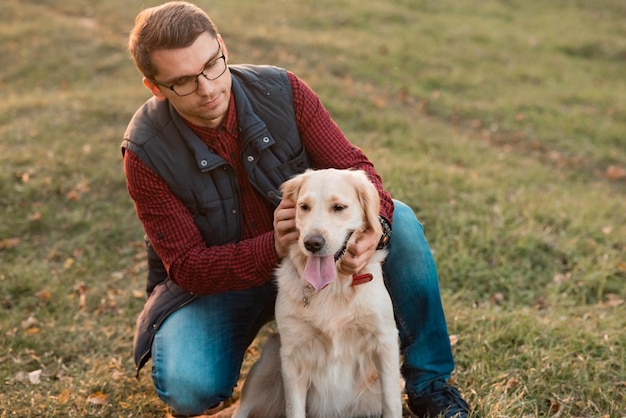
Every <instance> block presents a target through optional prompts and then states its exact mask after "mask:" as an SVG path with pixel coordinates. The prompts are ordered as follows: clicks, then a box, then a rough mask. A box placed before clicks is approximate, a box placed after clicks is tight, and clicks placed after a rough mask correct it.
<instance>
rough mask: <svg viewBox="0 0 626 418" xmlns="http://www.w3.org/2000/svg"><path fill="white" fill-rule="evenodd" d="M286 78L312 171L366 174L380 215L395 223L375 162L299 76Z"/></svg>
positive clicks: (391, 201)
mask: <svg viewBox="0 0 626 418" xmlns="http://www.w3.org/2000/svg"><path fill="white" fill-rule="evenodd" d="M287 74H288V77H289V81H290V83H291V90H292V92H293V100H294V107H295V110H296V121H297V124H298V132H299V133H300V138H301V140H302V143H303V144H304V147H305V148H306V150H307V152H308V154H309V157H310V158H311V161H312V165H313V168H318V169H321V168H338V169H347V168H354V169H360V170H363V171H365V172H366V173H367V175H368V177H369V178H370V180H371V181H372V183H373V184H374V186H375V187H376V189H377V190H378V193H379V195H380V214H381V215H382V216H384V217H385V218H387V219H388V220H389V221H390V222H392V221H393V200H392V198H391V195H390V194H389V192H387V191H386V190H385V189H384V188H383V184H382V179H381V178H380V176H379V175H378V173H377V172H376V170H375V168H374V165H373V164H372V162H371V161H370V160H369V159H368V158H367V157H366V156H365V154H364V153H363V151H361V149H360V148H359V147H357V146H356V145H354V144H352V143H350V141H349V140H348V139H347V138H346V136H345V135H344V134H343V132H342V131H341V129H340V128H339V126H338V125H337V124H336V123H335V121H334V120H333V119H332V118H331V116H330V113H329V112H328V111H327V110H326V108H325V107H324V105H323V104H322V102H321V101H320V99H319V97H318V96H317V94H316V93H315V92H314V91H313V90H312V89H311V88H310V87H309V86H308V85H307V84H306V83H305V82H304V81H302V80H301V79H299V78H298V77H297V76H296V75H294V74H293V73H291V72H288V73H287Z"/></svg>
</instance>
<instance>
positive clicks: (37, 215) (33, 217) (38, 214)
mask: <svg viewBox="0 0 626 418" xmlns="http://www.w3.org/2000/svg"><path fill="white" fill-rule="evenodd" d="M40 219H41V212H35V213H33V214H31V215H30V216H29V217H28V220H29V221H33V222H34V221H38V220H40Z"/></svg>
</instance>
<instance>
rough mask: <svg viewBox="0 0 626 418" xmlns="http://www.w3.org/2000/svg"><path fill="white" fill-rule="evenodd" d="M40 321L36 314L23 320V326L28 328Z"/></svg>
mask: <svg viewBox="0 0 626 418" xmlns="http://www.w3.org/2000/svg"><path fill="white" fill-rule="evenodd" d="M38 323H39V321H37V318H35V317H34V316H29V317H28V318H26V319H25V320H23V321H22V323H21V326H22V328H23V329H28V328H31V327H34V326H35V325H37V324H38Z"/></svg>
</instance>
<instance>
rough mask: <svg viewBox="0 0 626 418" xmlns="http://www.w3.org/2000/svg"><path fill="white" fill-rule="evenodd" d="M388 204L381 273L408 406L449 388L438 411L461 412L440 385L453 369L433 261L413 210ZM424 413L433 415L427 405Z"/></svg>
mask: <svg viewBox="0 0 626 418" xmlns="http://www.w3.org/2000/svg"><path fill="white" fill-rule="evenodd" d="M394 205H395V210H394V215H393V234H392V237H391V242H390V244H389V254H388V256H387V259H386V261H385V264H384V266H383V270H384V272H385V281H386V285H387V289H388V290H389V294H390V295H391V298H392V300H393V305H394V312H395V315H396V322H397V324H398V329H399V332H400V349H401V351H402V355H403V364H402V374H403V376H404V379H405V381H406V392H407V395H408V396H409V406H411V401H414V400H419V399H422V398H424V399H426V398H427V399H428V402H430V398H431V397H432V396H435V395H434V394H435V392H437V393H436V396H437V397H438V398H441V396H440V394H439V393H438V391H440V389H441V388H444V390H445V391H448V390H449V389H452V394H451V395H450V396H447V394H444V396H443V398H441V401H442V402H441V403H442V408H441V410H440V411H439V412H444V411H445V409H446V408H449V410H450V411H455V410H457V409H458V410H461V411H463V410H464V409H465V407H466V406H467V404H465V401H463V400H462V399H460V401H459V400H457V399H454V398H455V397H456V395H455V394H454V392H456V389H454V388H449V387H448V386H447V385H446V381H447V380H448V378H449V377H450V374H451V373H452V371H453V370H454V359H453V357H452V348H451V346H450V338H449V336H448V328H447V325H446V320H445V316H444V312H443V306H442V303H441V295H440V293H439V280H438V275H437V268H436V266H435V261H434V259H433V256H432V253H431V251H430V247H429V245H428V242H427V241H426V238H425V237H424V231H423V227H422V225H421V224H420V223H419V221H418V220H417V218H416V217H415V214H414V213H413V210H412V209H411V208H410V207H408V206H407V205H405V204H404V203H402V202H399V201H394ZM456 393H458V392H456ZM448 397H450V398H451V399H447V398H448ZM459 397H460V395H459ZM417 402H418V403H419V402H421V401H417ZM446 403H450V404H451V405H445V404H446ZM455 403H458V404H459V405H456V406H455V405H454V404H455ZM412 409H413V408H412ZM415 409H418V407H416V408H415ZM429 411H430V412H429V413H431V414H433V408H432V407H429ZM446 416H448V415H446ZM450 416H454V415H450ZM458 416H465V415H458Z"/></svg>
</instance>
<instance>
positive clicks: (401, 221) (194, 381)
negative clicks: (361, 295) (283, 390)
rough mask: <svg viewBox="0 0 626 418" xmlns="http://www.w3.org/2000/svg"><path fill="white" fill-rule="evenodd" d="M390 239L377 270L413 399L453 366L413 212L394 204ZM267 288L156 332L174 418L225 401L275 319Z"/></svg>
mask: <svg viewBox="0 0 626 418" xmlns="http://www.w3.org/2000/svg"><path fill="white" fill-rule="evenodd" d="M394 204H395V211H394V215H393V216H394V220H393V236H392V239H391V243H390V245H389V247H388V249H389V255H388V256H387V261H386V262H385V264H384V266H383V270H384V273H385V283H386V285H387V288H388V290H389V293H390V295H391V297H392V300H393V303H394V311H395V315H396V321H397V323H398V328H399V331H400V346H401V351H402V355H403V364H402V374H403V376H404V378H405V381H406V391H407V394H409V395H410V396H416V395H418V394H420V393H421V392H423V391H424V390H426V389H427V387H429V385H430V383H432V382H433V381H434V380H446V379H447V378H448V377H449V376H450V373H451V372H452V370H453V368H454V360H453V358H452V351H451V347H450V341H449V337H448V331H447V326H446V322H445V317H444V313H443V308H442V304H441V298H440V294H439V283H438V277H437V270H436V267H435V262H434V260H433V257H432V254H431V252H430V248H429V246H428V243H427V241H426V239H425V237H424V232H423V228H422V225H421V224H420V223H419V221H418V220H417V218H416V217H415V214H414V213H413V210H412V209H411V208H410V207H408V206H407V205H405V204H403V203H402V202H399V201H394ZM275 298H276V293H275V288H274V285H273V284H272V283H269V284H267V285H265V286H262V287H258V288H253V289H249V290H245V291H237V292H226V293H222V294H218V295H209V296H200V297H198V298H197V299H196V300H194V301H193V302H191V303H189V304H188V305H186V306H184V307H183V308H181V309H179V310H178V311H176V312H174V313H173V314H172V315H171V316H170V317H169V318H167V320H166V321H165V322H164V323H163V325H162V327H161V329H159V331H158V332H157V333H156V336H155V339H154V342H153V345H152V376H153V380H154V385H155V388H156V391H157V394H158V395H159V397H160V398H161V399H162V400H163V401H164V402H166V403H167V404H169V405H170V406H171V407H172V408H174V409H175V410H176V412H177V413H179V414H189V415H192V414H200V413H202V411H204V410H205V409H207V408H209V407H211V406H213V405H215V404H217V403H219V402H220V401H222V400H226V399H228V398H229V397H230V396H231V394H232V391H233V388H234V387H235V385H236V384H237V379H238V376H239V371H240V368H241V364H242V361H243V357H244V355H245V352H246V349H247V347H248V346H249V345H250V344H251V342H252V340H253V339H254V338H255V336H256V334H257V332H258V331H259V329H260V328H261V327H262V326H263V324H265V323H266V322H268V321H270V320H271V319H272V318H273V308H274V303H275Z"/></svg>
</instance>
